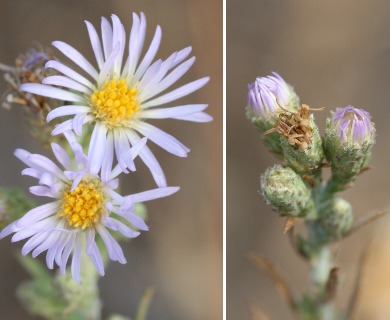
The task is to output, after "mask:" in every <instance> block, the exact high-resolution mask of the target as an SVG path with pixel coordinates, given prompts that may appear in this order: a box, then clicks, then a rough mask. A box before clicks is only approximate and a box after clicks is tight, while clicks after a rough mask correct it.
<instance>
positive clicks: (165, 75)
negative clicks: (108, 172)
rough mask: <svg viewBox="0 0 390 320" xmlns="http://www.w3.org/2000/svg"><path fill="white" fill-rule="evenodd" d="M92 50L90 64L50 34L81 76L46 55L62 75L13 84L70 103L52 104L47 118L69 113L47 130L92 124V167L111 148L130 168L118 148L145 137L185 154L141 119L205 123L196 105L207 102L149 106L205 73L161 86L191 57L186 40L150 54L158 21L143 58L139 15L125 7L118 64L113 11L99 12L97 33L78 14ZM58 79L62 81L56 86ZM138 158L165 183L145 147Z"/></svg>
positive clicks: (193, 85)
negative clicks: (129, 19) (129, 16)
mask: <svg viewBox="0 0 390 320" xmlns="http://www.w3.org/2000/svg"><path fill="white" fill-rule="evenodd" d="M86 24H87V28H88V33H89V37H90V40H91V44H92V49H93V52H94V54H95V58H96V61H97V66H98V69H96V68H95V67H94V66H93V65H92V64H91V63H90V62H88V60H87V59H86V58H85V57H84V56H83V55H82V54H81V53H79V52H78V51H77V50H76V49H74V48H73V47H71V46H70V45H68V44H66V43H64V42H61V41H54V42H53V45H54V46H55V47H56V48H57V49H58V50H60V51H61V52H62V53H63V54H64V55H65V56H67V57H68V58H69V59H70V60H72V61H73V62H74V63H75V64H76V65H77V66H79V67H80V68H81V69H82V70H83V71H84V72H85V73H86V76H84V75H81V74H80V73H78V72H76V71H75V70H73V69H71V68H69V67H68V66H66V65H65V64H63V63H61V62H59V61H54V60H52V61H49V62H48V63H47V64H46V67H47V68H54V69H55V70H57V71H58V72H60V73H61V74H62V75H60V76H50V77H47V78H46V79H44V80H43V84H32V83H29V84H24V85H22V86H21V87H20V90H21V91H26V92H30V93H33V94H37V95H42V96H46V97H50V98H54V99H59V100H62V101H68V102H70V105H64V106H61V107H59V108H56V109H54V110H53V111H52V112H50V114H49V115H48V117H47V120H48V121H50V120H52V119H54V118H57V117H61V116H70V115H74V118H73V119H71V120H66V121H64V122H63V123H62V124H60V125H59V126H58V127H57V128H56V129H55V130H54V131H53V134H54V135H56V134H59V133H63V132H65V131H67V130H70V129H73V130H74V131H75V132H76V134H78V135H80V134H81V132H82V127H83V125H84V124H86V123H94V124H95V126H94V130H93V133H92V137H91V143H90V145H89V152H88V156H89V157H90V158H93V159H94V164H93V166H92V168H91V170H92V172H93V173H97V172H98V171H99V169H100V166H101V165H102V163H103V162H104V161H105V160H104V158H105V157H112V154H113V153H114V150H115V154H116V158H117V160H118V163H119V164H120V166H121V168H122V170H123V171H124V172H127V171H126V169H127V168H129V169H131V170H135V167H134V163H133V161H132V159H131V158H130V157H126V156H125V154H126V151H127V150H129V148H130V146H132V145H134V144H136V143H137V142H138V141H139V140H140V139H141V137H140V136H145V137H147V138H148V139H149V140H151V141H153V142H154V143H156V144H157V145H159V146H160V147H161V148H163V149H165V150H167V151H168V152H170V153H172V154H174V155H177V156H179V157H186V155H187V153H188V152H189V149H188V148H187V147H186V146H184V145H183V144H182V143H181V142H180V141H178V140H177V139H176V138H174V137H173V136H171V135H170V134H168V133H166V132H164V131H162V130H160V129H158V128H157V127H155V126H153V125H151V124H148V123H146V122H145V120H147V119H163V118H173V119H178V120H187V121H194V122H207V121H211V120H212V118H211V117H210V116H209V115H207V114H206V113H204V112H203V110H204V109H205V108H207V104H190V105H182V106H176V107H171V108H155V109H152V108H154V107H157V106H160V105H163V104H166V103H169V102H172V101H174V100H176V99H179V98H181V97H184V96H186V95H188V94H190V93H192V92H194V91H196V90H198V89H199V88H201V87H203V86H204V85H205V84H206V83H207V82H208V81H209V78H208V77H205V78H201V79H199V80H196V81H193V82H190V83H188V84H186V85H183V86H181V87H179V88H177V89H174V90H172V91H169V92H165V91H166V90H167V89H168V88H169V87H170V86H172V85H173V84H174V83H175V82H176V81H177V80H178V79H180V78H181V77H182V76H183V75H184V74H185V73H186V72H187V71H188V69H189V68H190V67H191V66H192V64H193V63H194V62H195V57H191V58H189V59H187V60H185V59H186V58H187V57H188V55H189V54H190V52H191V47H188V48H185V49H183V50H181V51H178V52H175V53H173V54H172V55H170V56H169V57H168V58H167V59H166V60H164V61H163V60H157V61H155V62H152V61H153V60H154V57H155V55H156V53H157V50H158V47H159V44H160V40H161V29H160V27H159V26H158V27H157V29H156V32H155V35H154V38H153V40H152V42H151V44H150V46H149V48H148V50H147V51H146V53H145V55H144V56H143V58H141V52H142V48H143V44H144V40H145V33H146V19H145V16H144V15H143V14H142V13H141V15H140V17H138V15H137V14H133V26H132V28H131V32H130V37H129V44H128V56H127V58H126V59H127V60H126V61H125V63H124V66H123V67H122V65H123V61H124V52H125V44H126V33H125V29H124V27H123V25H122V23H121V22H120V20H119V18H118V17H117V16H116V15H112V26H111V24H110V23H109V21H108V20H107V19H105V18H102V23H101V35H102V39H101V40H102V41H100V39H99V35H98V33H97V31H96V30H95V28H94V27H93V26H92V24H91V23H89V22H88V21H86ZM53 86H60V87H63V88H65V89H63V88H56V87H53ZM139 156H140V158H141V159H142V160H143V161H144V162H145V164H146V165H147V166H148V167H149V169H150V171H151V173H152V174H153V177H154V179H155V181H156V183H157V185H158V186H166V180H165V176H164V173H163V171H162V169H161V167H160V165H159V163H158V161H157V160H156V158H155V157H154V155H153V154H152V152H151V151H150V149H149V148H148V147H144V148H143V149H142V150H141V152H140V155H139Z"/></svg>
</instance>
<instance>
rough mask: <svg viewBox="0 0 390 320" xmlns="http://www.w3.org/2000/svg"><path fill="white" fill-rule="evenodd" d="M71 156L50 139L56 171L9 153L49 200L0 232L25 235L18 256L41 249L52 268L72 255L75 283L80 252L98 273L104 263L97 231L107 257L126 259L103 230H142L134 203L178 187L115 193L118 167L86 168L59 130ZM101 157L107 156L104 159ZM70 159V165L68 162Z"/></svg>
mask: <svg viewBox="0 0 390 320" xmlns="http://www.w3.org/2000/svg"><path fill="white" fill-rule="evenodd" d="M65 135H66V138H67V139H68V141H69V143H70V146H71V148H72V150H73V152H74V155H75V158H74V159H75V161H73V159H71V158H70V157H69V156H68V154H67V153H66V152H65V150H64V149H63V148H62V147H61V146H59V145H58V144H55V143H52V145H51V146H52V150H53V153H54V155H55V157H56V159H57V160H58V162H59V163H60V164H61V165H62V166H63V167H64V169H65V170H63V169H61V168H60V167H59V166H57V164H55V163H54V162H53V161H51V160H50V159H48V158H46V157H44V156H42V155H39V154H31V153H29V152H28V151H25V150H22V149H17V150H16V151H15V155H16V157H17V158H19V159H20V160H21V161H23V162H24V163H25V164H26V165H27V166H28V168H26V169H24V170H23V171H22V174H24V175H28V176H31V177H33V178H35V179H37V180H38V185H37V186H33V187H31V188H30V192H31V193H32V194H34V195H37V196H43V197H49V198H52V199H54V200H53V201H52V202H49V203H46V204H44V205H41V206H38V207H36V208H34V209H32V210H30V211H28V212H27V213H26V214H25V215H24V216H23V217H22V218H20V219H18V220H16V221H14V222H13V223H11V224H10V225H8V226H7V227H6V228H4V229H3V230H2V231H1V233H0V238H4V237H6V236H8V235H9V234H11V233H15V234H14V235H13V237H12V241H13V242H16V241H20V240H24V239H27V238H29V240H28V241H27V242H26V243H25V244H24V246H23V248H22V255H26V254H28V253H29V252H31V251H32V256H33V257H34V258H35V257H36V256H38V255H39V254H41V253H42V252H44V251H47V254H46V264H47V266H48V268H50V269H53V267H54V263H56V264H57V265H58V266H59V267H60V270H61V272H62V273H65V270H66V265H67V262H68V260H69V256H70V254H71V253H72V262H71V273H72V276H73V279H74V280H75V281H76V282H78V283H80V282H81V279H80V267H81V266H80V265H81V256H82V254H83V251H84V250H85V252H86V253H87V255H88V256H89V257H90V258H91V260H92V262H93V263H94V265H95V267H96V269H97V271H98V272H99V274H100V275H104V266H103V261H102V257H101V254H100V251H99V249H98V246H97V244H96V241H95V237H96V236H97V234H98V235H99V236H100V237H101V238H102V240H103V242H104V244H105V247H106V249H107V251H108V255H109V258H110V259H111V260H113V261H118V262H120V263H126V259H125V257H124V255H123V251H122V249H121V247H120V245H119V244H118V242H117V241H116V240H115V239H114V238H113V236H112V235H111V234H110V231H109V230H113V231H118V232H120V233H121V234H122V235H123V236H125V237H128V238H134V237H136V236H138V235H139V234H140V232H139V230H148V227H147V225H146V224H145V222H144V221H143V220H142V219H141V218H140V217H139V216H137V215H136V214H135V213H134V204H136V203H139V202H144V201H149V200H153V199H157V198H162V197H166V196H169V195H171V194H173V193H175V192H176V191H177V190H178V189H179V188H178V187H163V188H157V189H154V190H149V191H145V192H141V193H137V194H132V195H128V196H121V195H120V194H118V193H117V192H116V191H115V189H116V188H117V186H118V180H117V178H116V177H117V176H118V175H119V174H120V173H121V172H122V170H121V168H120V166H119V165H116V166H115V167H114V169H112V167H111V164H112V159H108V161H106V162H105V163H104V164H103V167H102V170H101V173H100V175H97V174H95V173H94V172H92V171H91V168H92V167H93V164H92V163H91V162H90V160H89V159H90V158H88V157H87V156H86V155H85V154H84V153H83V151H82V147H81V145H80V144H79V143H78V142H77V141H76V138H75V136H74V135H73V133H71V132H67V133H65ZM145 140H146V138H143V139H141V140H140V141H139V142H138V143H136V144H135V145H134V146H133V147H132V148H131V149H130V153H129V154H128V155H127V156H131V157H132V158H134V157H135V156H136V155H137V154H139V152H140V151H141V150H142V148H143V147H144V145H145ZM106 160H107V158H106ZM72 161H73V162H74V164H72Z"/></svg>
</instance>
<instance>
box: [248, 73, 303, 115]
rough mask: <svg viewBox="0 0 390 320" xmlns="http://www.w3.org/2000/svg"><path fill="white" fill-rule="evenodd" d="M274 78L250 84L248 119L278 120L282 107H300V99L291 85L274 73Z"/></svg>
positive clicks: (261, 79) (260, 78)
mask: <svg viewBox="0 0 390 320" xmlns="http://www.w3.org/2000/svg"><path fill="white" fill-rule="evenodd" d="M272 74H273V76H268V77H259V78H256V81H255V82H253V83H250V84H248V106H247V111H248V118H250V119H251V118H255V119H267V120H268V119H269V118H276V117H277V114H276V111H280V110H281V108H280V106H282V107H284V108H287V109H290V108H293V107H296V106H299V98H298V96H297V94H296V93H295V91H294V89H293V88H292V86H291V85H289V84H288V83H287V82H286V81H284V79H283V78H282V77H281V76H280V75H279V74H277V73H276V72H272Z"/></svg>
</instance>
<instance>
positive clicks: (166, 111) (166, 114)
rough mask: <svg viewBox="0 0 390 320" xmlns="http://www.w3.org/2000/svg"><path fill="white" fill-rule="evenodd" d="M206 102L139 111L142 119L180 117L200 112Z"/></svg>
mask: <svg viewBox="0 0 390 320" xmlns="http://www.w3.org/2000/svg"><path fill="white" fill-rule="evenodd" d="M207 106H208V105H207V104H189V105H184V106H178V107H172V108H159V109H147V110H145V111H142V112H141V113H140V118H142V119H166V118H173V117H180V116H186V115H191V114H194V113H197V112H201V111H203V110H204V109H206V108H207Z"/></svg>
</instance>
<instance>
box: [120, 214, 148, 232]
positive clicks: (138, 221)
mask: <svg viewBox="0 0 390 320" xmlns="http://www.w3.org/2000/svg"><path fill="white" fill-rule="evenodd" d="M121 217H123V218H125V219H126V220H127V221H129V222H130V223H131V224H132V225H133V226H134V227H136V228H137V229H140V230H142V231H148V230H149V227H148V226H147V225H146V223H145V221H144V220H142V218H141V217H140V216H137V215H136V214H135V213H134V212H126V213H123V214H121Z"/></svg>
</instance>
